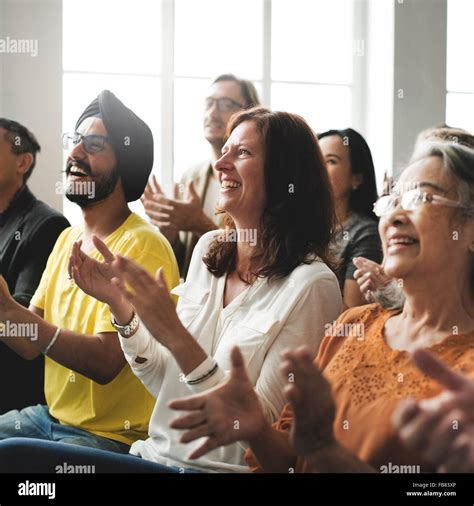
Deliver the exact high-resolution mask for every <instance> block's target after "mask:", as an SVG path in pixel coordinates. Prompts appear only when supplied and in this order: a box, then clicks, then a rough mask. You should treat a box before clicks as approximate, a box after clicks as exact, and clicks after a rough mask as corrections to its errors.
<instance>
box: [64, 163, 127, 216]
mask: <svg viewBox="0 0 474 506" xmlns="http://www.w3.org/2000/svg"><path fill="white" fill-rule="evenodd" d="M73 164H74V165H77V166H78V167H80V168H82V169H83V170H84V171H86V173H87V174H88V175H89V177H88V178H87V179H88V180H87V181H82V180H80V179H79V180H77V179H76V180H75V181H71V182H69V184H68V185H67V187H66V198H67V199H68V200H69V201H71V202H74V203H75V204H77V205H78V206H79V207H80V208H81V209H86V208H88V207H91V206H93V205H94V204H97V203H98V202H101V201H102V200H104V199H106V198H107V197H108V196H109V195H110V194H111V193H113V192H114V190H115V187H116V186H117V181H118V180H119V177H120V174H119V171H118V169H117V167H116V166H115V167H114V168H113V169H112V171H111V172H110V173H109V174H105V175H101V176H92V175H91V168H90V166H89V165H88V164H86V163H85V162H82V161H80V160H74V161H73V162H72V163H70V162H69V163H68V165H67V167H66V174H69V171H70V169H71V166H72V165H73ZM75 189H76V190H77V189H80V191H74V190H75ZM91 190H92V191H91Z"/></svg>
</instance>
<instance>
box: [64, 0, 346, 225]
mask: <svg viewBox="0 0 474 506" xmlns="http://www.w3.org/2000/svg"><path fill="white" fill-rule="evenodd" d="M353 11H354V1H353V0H331V2H328V1H327V0H198V1H197V0H133V1H131V0H100V1H96V0H63V17H64V19H63V32H64V37H63V38H64V41H63V44H64V45H63V48H64V49H63V71H64V74H63V76H64V77H63V104H64V108H63V129H64V130H65V131H67V130H70V129H72V128H73V127H74V124H75V121H76V119H77V118H78V116H79V114H80V113H81V112H82V111H83V110H84V108H85V107H86V106H87V105H88V104H89V102H90V101H91V100H92V99H93V98H94V97H95V96H97V94H98V93H99V92H100V91H101V90H103V89H110V90H111V91H113V92H114V93H115V94H116V95H117V96H118V97H119V98H120V99H121V100H123V102H124V103H125V104H126V105H127V106H129V107H130V108H131V109H133V110H134V111H135V112H136V113H137V114H138V115H139V116H141V117H142V118H143V119H144V120H145V121H146V122H147V123H148V124H149V126H150V128H151V129H152V131H153V135H154V139H155V164H154V169H153V170H154V172H155V173H156V174H157V175H158V178H159V179H160V181H162V182H164V183H165V184H164V187H165V188H166V189H167V190H170V189H171V188H170V183H171V182H172V181H173V180H174V181H179V179H180V178H181V176H182V174H183V172H184V171H185V170H186V169H187V168H188V167H190V166H191V165H193V164H195V163H198V162H201V161H203V160H205V159H206V158H208V157H209V149H210V148H209V146H208V144H207V142H206V141H205V139H204V138H203V135H202V117H203V98H204V95H205V92H206V89H207V87H208V86H209V84H210V83H211V81H212V79H213V78H214V77H216V76H217V75H219V74H222V73H229V72H231V73H234V74H236V75H238V76H242V77H244V78H247V79H251V80H252V81H253V82H254V84H255V85H256V87H257V90H258V92H259V94H260V97H261V99H262V102H263V103H264V104H266V105H269V106H270V107H272V108H273V109H277V110H278V109H279V110H286V111H290V112H295V113H298V114H300V115H302V116H303V117H305V119H307V121H308V122H309V123H310V125H311V126H312V127H313V128H314V129H315V130H316V131H323V130H326V129H328V128H343V127H346V126H348V125H349V124H351V122H352V104H353V93H352V90H353V61H354V59H353V17H354V12H353ZM111 12H113V16H111V15H110V13H111ZM104 20H111V21H112V22H104ZM197 20H198V21H199V22H197ZM84 26H87V34H86V33H84V30H83V27H84ZM133 209H134V210H135V211H139V212H141V205H140V204H135V205H134V206H133ZM65 214H66V215H67V217H68V218H69V219H71V220H72V221H73V222H77V221H78V215H79V212H78V209H77V207H76V206H74V205H72V204H70V203H69V202H68V201H66V202H65Z"/></svg>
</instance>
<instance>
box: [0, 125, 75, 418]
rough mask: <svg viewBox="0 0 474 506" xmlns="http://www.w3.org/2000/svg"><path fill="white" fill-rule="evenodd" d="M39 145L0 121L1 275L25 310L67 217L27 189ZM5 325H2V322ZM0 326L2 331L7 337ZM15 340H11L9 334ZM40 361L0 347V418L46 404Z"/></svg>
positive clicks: (5, 327)
mask: <svg viewBox="0 0 474 506" xmlns="http://www.w3.org/2000/svg"><path fill="white" fill-rule="evenodd" d="M40 149H41V147H40V145H39V143H38V141H37V140H36V138H35V136H34V135H33V134H32V133H31V132H30V131H29V130H28V129H27V128H26V127H24V126H23V125H21V124H20V123H18V122H16V121H13V120H10V119H6V118H0V274H1V275H2V276H4V278H5V281H6V283H7V285H8V289H9V291H10V293H11V294H12V297H13V298H14V299H15V300H16V301H17V302H18V303H19V304H21V305H22V306H25V307H28V305H29V303H30V300H31V297H33V294H34V293H35V290H36V288H37V286H38V283H39V282H40V279H41V276H42V274H43V271H44V268H45V266H46V261H47V260H48V257H49V254H50V253H51V250H52V249H53V246H54V243H55V242H56V239H57V238H58V236H59V234H60V233H61V232H62V231H63V230H64V229H65V228H66V227H68V226H69V222H68V221H67V220H66V218H65V217H64V216H63V215H62V214H61V213H59V212H58V211H55V210H54V209H52V208H51V207H49V206H47V205H46V204H45V203H44V202H41V201H39V200H38V199H37V198H36V197H35V196H34V195H33V194H32V193H31V191H30V189H29V188H28V186H27V181H28V179H29V177H30V176H31V174H32V172H33V169H34V167H35V165H36V155H37V153H38V152H39V151H40ZM2 323H3V322H2ZM9 328H11V329H13V328H14V327H9V326H8V324H5V323H3V325H2V324H0V333H1V334H3V335H5V337H7V335H8V334H10V333H11V331H10V330H9ZM10 337H14V336H10ZM43 368H44V364H43V360H42V358H38V359H36V360H33V361H31V362H26V361H25V360H22V359H21V358H20V357H19V356H18V355H17V354H16V353H14V352H13V351H11V350H10V349H9V348H7V347H5V346H2V347H0V383H1V384H2V385H4V387H5V388H3V389H2V393H1V395H0V414H3V413H5V412H7V411H10V410H11V409H13V408H17V409H18V408H24V407H26V406H30V405H31V404H37V403H44V394H43V381H42V375H43Z"/></svg>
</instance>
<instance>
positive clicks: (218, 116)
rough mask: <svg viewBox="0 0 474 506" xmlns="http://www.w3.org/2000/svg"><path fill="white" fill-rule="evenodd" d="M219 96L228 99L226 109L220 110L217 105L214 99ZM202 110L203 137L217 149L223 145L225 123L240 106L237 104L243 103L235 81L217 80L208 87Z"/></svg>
mask: <svg viewBox="0 0 474 506" xmlns="http://www.w3.org/2000/svg"><path fill="white" fill-rule="evenodd" d="M219 98H227V99H230V101H229V103H228V106H229V107H228V109H229V110H225V111H221V110H219V109H218V107H217V103H216V100H217V99H219ZM205 103H208V104H209V105H210V104H212V105H210V107H206V106H205V111H204V137H205V138H206V140H207V141H208V142H209V143H210V144H211V145H215V146H217V147H218V148H219V149H220V148H221V147H222V146H223V145H224V140H225V135H226V130H227V124H228V123H229V120H230V118H231V116H232V115H233V114H235V113H236V112H237V111H239V110H240V109H241V108H240V107H239V105H238V104H241V105H245V99H244V97H243V96H242V92H241V89H240V85H239V84H238V83H236V82H235V81H219V82H217V83H214V84H213V85H211V87H210V88H209V90H208V92H207V95H206V100H205Z"/></svg>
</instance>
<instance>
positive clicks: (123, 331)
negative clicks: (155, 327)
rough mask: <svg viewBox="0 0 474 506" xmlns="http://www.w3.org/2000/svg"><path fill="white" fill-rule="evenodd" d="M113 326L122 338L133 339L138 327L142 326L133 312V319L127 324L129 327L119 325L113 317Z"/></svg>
mask: <svg viewBox="0 0 474 506" xmlns="http://www.w3.org/2000/svg"><path fill="white" fill-rule="evenodd" d="M110 321H111V323H112V325H113V326H114V328H115V330H116V331H117V332H118V333H119V334H120V335H121V336H122V337H131V336H133V334H135V332H136V331H137V330H138V326H139V325H140V322H139V321H138V317H137V315H136V313H135V311H134V312H133V316H132V319H131V320H130V321H129V322H128V323H127V325H119V324H118V323H117V322H116V321H115V318H114V317H113V315H112V318H111V319H110Z"/></svg>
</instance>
